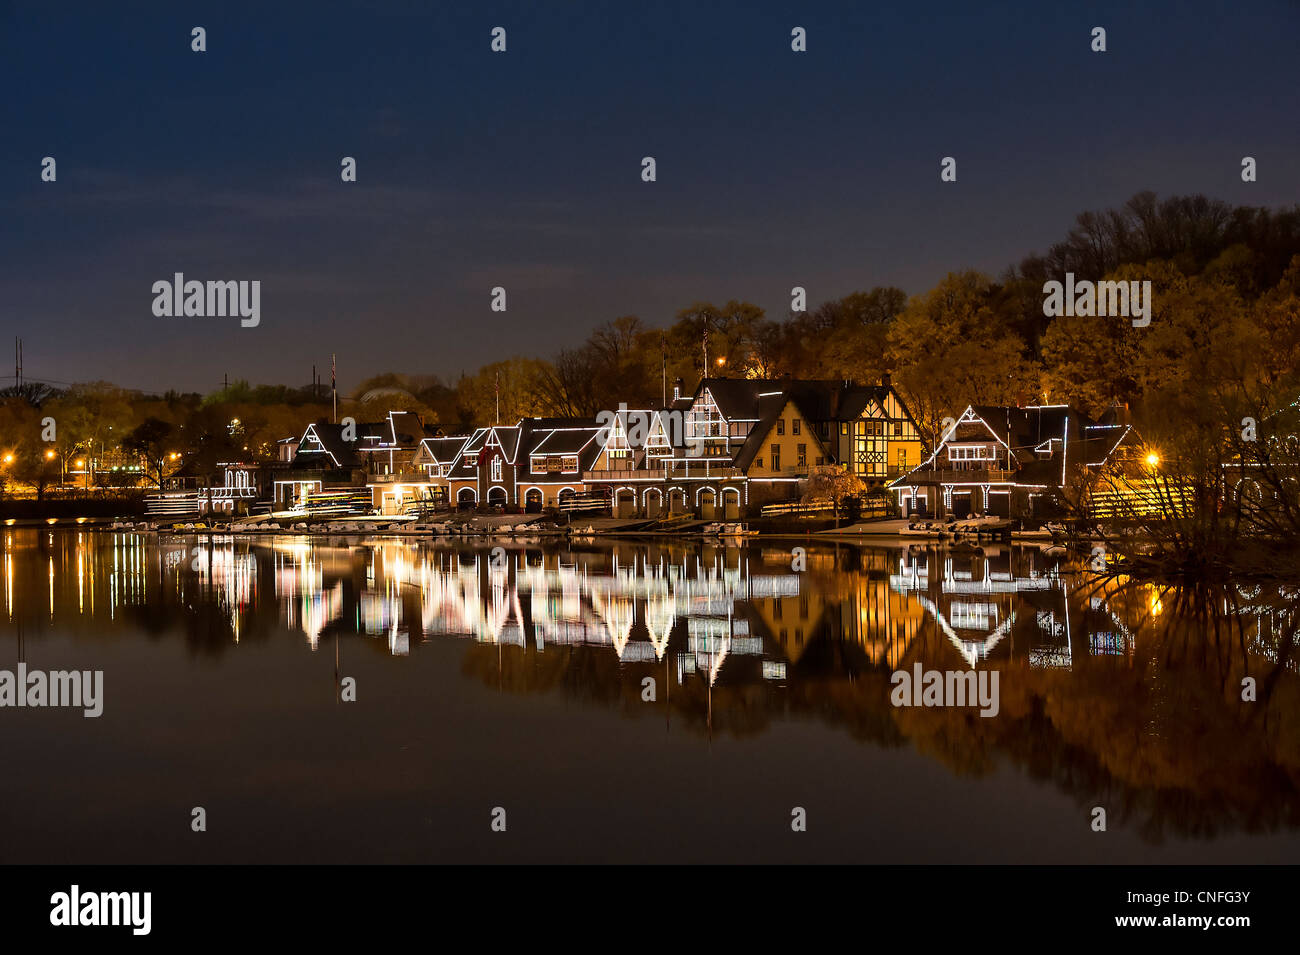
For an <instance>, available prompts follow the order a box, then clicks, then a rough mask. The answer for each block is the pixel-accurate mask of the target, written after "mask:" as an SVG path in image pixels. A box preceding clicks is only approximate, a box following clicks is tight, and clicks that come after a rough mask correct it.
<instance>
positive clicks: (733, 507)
mask: <svg viewBox="0 0 1300 955" xmlns="http://www.w3.org/2000/svg"><path fill="white" fill-rule="evenodd" d="M722 517H723V519H724V520H728V521H734V520H737V519H738V518H739V517H740V492H739V491H738V490H736V489H735V488H734V487H729V488H725V489H724V490H723V492H722Z"/></svg>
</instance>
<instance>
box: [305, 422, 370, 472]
mask: <svg viewBox="0 0 1300 955" xmlns="http://www.w3.org/2000/svg"><path fill="white" fill-rule="evenodd" d="M360 428H361V426H360V425H358V426H357V429H358V430H357V434H358V438H359V437H360V433H361V431H360ZM360 464H361V462H360V460H359V459H358V458H357V453H356V446H355V444H354V443H353V442H350V441H344V440H343V425H341V424H329V423H326V422H317V423H316V424H309V425H307V430H306V431H304V432H303V434H302V441H301V442H299V444H298V453H297V454H295V455H294V458H293V462H292V466H293V467H295V468H321V467H338V468H354V467H359V466H360Z"/></svg>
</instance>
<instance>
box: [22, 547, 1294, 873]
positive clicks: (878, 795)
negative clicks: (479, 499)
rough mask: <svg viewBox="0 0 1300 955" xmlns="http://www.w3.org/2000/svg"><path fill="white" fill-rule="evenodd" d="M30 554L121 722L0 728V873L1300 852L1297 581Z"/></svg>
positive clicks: (40, 630)
mask: <svg viewBox="0 0 1300 955" xmlns="http://www.w3.org/2000/svg"><path fill="white" fill-rule="evenodd" d="M2 538H3V545H4V546H3V556H4V566H3V573H4V581H3V582H4V606H3V613H2V614H0V629H2V631H3V632H2V633H0V670H9V671H13V672H15V673H17V668H18V664H19V663H20V662H21V663H23V664H24V665H25V667H26V670H27V671H28V672H31V671H36V670H40V671H60V670H80V671H101V672H102V674H103V676H102V679H103V692H102V696H103V700H102V705H103V712H102V714H101V715H100V716H99V717H97V718H87V717H86V716H84V715H83V710H82V709H78V708H75V707H66V708H51V707H43V708H42V707H32V706H26V707H21V708H20V707H15V706H6V707H4V708H0V753H3V756H4V766H5V771H4V773H3V774H0V811H2V812H3V813H4V817H5V824H6V825H5V832H6V836H5V839H4V840H3V841H0V862H51V863H65V862H67V863H72V862H161V861H167V862H194V863H204V862H244V861H248V862H331V861H334V862H387V861H395V862H440V861H456V862H469V861H475V862H477V861H482V862H492V861H543V860H548V861H549V860H558V861H610V862H710V861H722V862H743V861H790V862H798V861H817V862H820V861H825V862H1048V863H1051V862H1098V863H1100V862H1171V863H1172V862H1200V863H1209V862H1291V861H1294V860H1295V859H1296V858H1297V857H1298V856H1300V853H1298V850H1300V676H1298V674H1297V658H1298V657H1300V642H1298V641H1297V637H1296V620H1297V618H1296V615H1295V603H1294V599H1295V596H1296V594H1297V592H1298V591H1297V589H1296V588H1287V587H1276V586H1267V587H1260V586H1255V585H1249V586H1248V585H1240V586H1236V585H1229V586H1226V587H1222V588H1215V589H1211V590H1195V591H1193V590H1186V589H1183V590H1180V589H1169V588H1160V587H1155V586H1151V585H1148V584H1143V583H1140V582H1136V581H1131V580H1126V579H1124V578H1122V577H1121V578H1102V577H1098V576H1096V575H1093V574H1091V573H1089V572H1087V570H1086V569H1085V568H1084V566H1083V564H1082V563H1080V562H1077V561H1075V560H1073V559H1072V558H1067V557H1066V555H1063V554H1053V553H1052V552H1050V551H1048V550H1044V549H1043V548H1041V547H1038V546H1027V547H1020V546H1006V545H991V546H985V547H981V548H973V547H948V546H940V545H935V544H929V543H927V544H918V543H915V542H892V543H891V542H882V543H878V544H873V545H870V546H859V545H846V544H841V545H838V546H836V545H815V544H812V543H811V542H808V541H797V540H791V541H779V540H770V541H768V540H765V541H762V542H752V543H748V544H746V545H742V546H737V547H722V546H715V545H709V544H702V543H698V542H689V541H676V540H675V541H663V540H658V541H645V540H643V541H626V542H618V543H610V542H608V541H602V542H593V543H589V544H585V545H582V544H568V543H556V544H548V543H543V542H538V541H532V542H529V541H523V542H514V543H512V542H508V541H501V542H497V545H498V546H497V547H496V549H495V550H494V545H493V544H492V543H489V544H486V545H483V546H476V545H472V544H454V543H449V542H443V543H437V542H428V541H423V542H415V541H412V540H404V539H397V538H383V537H377V538H373V539H366V540H359V539H356V538H353V539H348V540H345V539H324V538H314V539H309V538H304V537H292V536H280V537H213V538H208V537H195V536H177V535H169V534H164V535H154V534H135V533H119V532H107V531H90V530H80V531H78V530H53V529H52V530H44V529H39V530H38V529H17V528H12V529H8V530H5V531H4V532H3V533H2ZM918 668H919V669H918ZM896 671H900V672H906V673H908V674H909V675H916V674H917V673H918V672H919V673H921V674H925V673H928V672H930V671H937V672H939V673H940V674H965V673H970V672H974V673H975V674H976V676H977V677H979V675H980V674H983V675H984V677H983V679H985V680H986V681H988V680H990V678H991V677H992V676H993V675H994V674H996V678H997V679H996V684H995V685H996V688H997V698H996V701H997V706H996V713H995V714H991V715H987V716H983V715H981V709H980V707H979V706H973V705H947V706H925V705H921V706H897V705H895V702H896V694H895V693H894V684H893V681H892V679H891V678H892V675H893V674H894V673H895V672H896ZM985 685H986V686H988V685H992V684H991V683H986V684H985ZM1243 696H1245V697H1247V699H1243ZM1251 697H1253V698H1251ZM947 702H948V703H950V704H952V703H953V702H954V701H953V700H952V699H948V700H947ZM970 702H971V701H967V703H968V704H969V703H970ZM989 709H990V708H989V707H985V711H986V712H987V711H988V710H989ZM196 809H202V810H203V812H202V818H203V820H204V822H205V827H206V828H205V830H204V831H201V832H196V831H194V819H195V818H196V812H195V810H196ZM1101 812H1104V822H1105V828H1104V831H1101V830H1100V826H1099V820H1100V819H1101V818H1102V817H1101ZM494 824H495V825H494ZM502 827H504V831H499V830H500V829H502Z"/></svg>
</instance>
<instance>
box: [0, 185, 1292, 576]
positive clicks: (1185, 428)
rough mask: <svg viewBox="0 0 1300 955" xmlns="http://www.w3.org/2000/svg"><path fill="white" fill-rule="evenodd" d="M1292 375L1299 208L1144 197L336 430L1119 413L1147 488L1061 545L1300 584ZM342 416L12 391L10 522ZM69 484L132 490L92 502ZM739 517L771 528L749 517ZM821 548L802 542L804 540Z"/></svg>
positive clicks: (1065, 508) (364, 399)
mask: <svg viewBox="0 0 1300 955" xmlns="http://www.w3.org/2000/svg"><path fill="white" fill-rule="evenodd" d="M1065 276H1072V277H1073V278H1074V279H1075V280H1077V282H1079V283H1094V284H1095V283H1097V282H1102V281H1105V282H1118V283H1128V284H1129V285H1130V286H1131V285H1132V284H1133V283H1141V284H1142V285H1143V287H1144V288H1149V289H1150V295H1149V296H1148V297H1147V298H1146V300H1145V301H1146V304H1145V305H1144V317H1143V323H1142V324H1141V325H1140V326H1138V325H1135V324H1134V322H1133V321H1131V320H1130V319H1128V318H1124V317H1118V316H1098V315H1095V314H1093V312H1094V311H1095V310H1094V308H1093V307H1091V305H1089V306H1088V307H1087V308H1084V309H1080V308H1077V307H1076V308H1067V309H1064V310H1059V311H1062V314H1048V312H1049V309H1047V308H1045V299H1044V292H1045V289H1046V288H1047V287H1048V286H1049V285H1051V284H1052V283H1054V282H1059V280H1060V279H1061V278H1063V277H1065ZM702 345H703V346H704V347H703V348H702V347H701V346H702ZM1298 369H1300V206H1293V207H1287V208H1282V209H1276V210H1270V209H1263V208H1256V207H1248V206H1233V205H1230V204H1228V203H1225V202H1223V201H1220V200H1216V199H1211V198H1209V197H1206V196H1203V195H1193V196H1172V197H1167V198H1164V199H1158V198H1157V197H1156V195H1155V194H1154V193H1152V192H1142V193H1138V194H1137V195H1135V196H1133V197H1132V198H1131V199H1129V200H1128V201H1127V202H1125V203H1124V204H1122V205H1121V206H1119V207H1116V208H1112V209H1107V210H1102V211H1097V212H1084V213H1082V214H1080V215H1079V216H1078V217H1077V219H1076V221H1075V223H1074V225H1073V226H1072V227H1071V228H1070V229H1069V230H1068V231H1067V232H1066V234H1065V237H1064V238H1063V240H1062V241H1060V242H1058V243H1056V244H1054V245H1052V246H1051V247H1050V248H1049V249H1048V250H1047V252H1046V253H1044V254H1035V255H1031V256H1029V257H1027V258H1025V259H1024V260H1023V261H1021V262H1020V263H1019V264H1017V265H1013V266H1010V267H1009V268H1007V269H1006V270H1005V271H1004V272H1003V273H1002V274H1001V275H999V276H998V277H996V278H993V277H990V276H988V275H983V274H980V273H978V272H975V271H970V270H965V271H954V272H952V273H949V274H948V275H947V276H946V277H944V278H943V279H942V280H941V281H939V282H938V284H937V285H935V287H934V288H932V289H930V290H928V291H925V292H922V293H921V294H915V295H911V296H909V295H908V294H907V293H906V292H904V291H903V290H901V289H898V288H893V287H875V288H872V289H870V290H869V291H858V292H852V293H850V294H848V295H844V296H843V297H841V298H838V299H833V300H826V301H823V302H822V304H820V305H818V306H816V307H815V308H812V309H811V310H808V311H799V312H794V311H792V312H791V313H790V314H788V315H786V316H782V317H773V318H769V317H768V316H767V315H766V314H765V312H764V310H763V309H762V308H760V307H758V306H756V305H754V304H752V303H750V302H746V301H740V300H730V301H728V302H726V304H724V305H715V304H713V303H709V302H696V303H693V304H691V305H689V306H687V307H685V308H682V309H681V310H679V311H678V312H677V313H676V316H675V317H674V318H673V319H672V320H671V321H670V322H668V323H667V324H666V326H665V327H663V328H659V327H651V326H650V325H649V324H647V323H645V322H643V321H642V320H641V318H639V317H637V316H622V317H619V318H615V319H613V320H610V321H606V322H604V323H603V324H600V325H597V326H596V327H595V328H594V330H593V331H592V332H591V333H590V335H589V336H588V338H587V340H586V341H585V342H583V343H582V344H580V345H578V346H576V347H570V348H562V349H561V350H559V351H558V353H557V354H555V355H554V356H553V357H552V358H550V359H543V358H537V357H523V356H515V357H508V358H503V359H502V360H500V361H496V362H492V363H490V364H487V365H484V366H483V367H482V368H480V369H479V370H478V371H477V372H473V373H468V374H462V375H461V376H460V378H459V379H458V380H457V381H456V382H455V383H449V382H444V381H442V380H441V379H439V378H437V377H436V376H433V375H427V374H416V375H408V374H397V373H385V374H380V375H374V376H372V377H370V378H368V379H366V380H365V381H362V382H361V383H360V384H359V385H357V386H356V387H355V388H354V389H352V391H351V393H350V394H348V395H340V396H339V399H340V400H339V402H338V410H337V414H339V415H346V416H353V417H355V418H356V419H357V420H370V419H371V418H373V417H374V416H376V415H383V414H387V413H388V412H390V411H393V410H400V411H411V412H415V413H418V414H420V415H422V416H423V417H424V420H425V421H426V422H427V423H428V424H430V425H432V426H434V427H436V428H438V429H440V430H441V431H442V433H443V434H448V435H450V434H458V433H462V432H464V431H465V429H466V428H467V427H470V426H473V425H478V424H481V423H482V422H484V421H491V420H494V419H495V420H507V421H513V420H519V419H522V418H531V417H538V416H568V417H594V416H597V415H599V414H600V413H601V412H602V411H608V410H609V409H613V408H618V407H621V406H626V407H645V408H649V407H655V406H657V405H658V404H659V403H661V402H662V400H663V394H664V390H665V389H666V387H667V385H666V383H667V382H669V381H673V380H675V379H677V378H682V379H684V380H688V381H689V380H697V379H703V378H707V377H709V376H717V375H725V376H729V377H737V378H762V379H768V378H781V377H784V376H789V377H791V378H793V379H810V380H812V379H817V380H858V381H862V380H881V379H882V378H883V377H884V376H886V375H887V376H889V377H890V379H891V380H892V382H893V386H894V387H895V388H896V389H897V390H898V391H899V393H900V395H901V396H902V397H903V398H904V399H905V401H906V403H907V406H908V408H909V409H910V411H911V413H912V416H913V417H914V419H915V423H916V425H917V427H918V429H919V430H920V432H921V435H922V438H923V440H924V441H925V442H926V443H928V444H929V445H930V446H931V447H933V446H934V445H935V444H936V443H937V442H936V438H937V437H938V436H940V435H941V434H942V429H943V423H944V421H945V419H946V418H948V416H951V415H953V414H956V413H958V412H959V411H960V409H962V408H964V407H967V406H968V405H971V404H979V405H1006V406H1024V405H1029V404H1037V405H1044V404H1049V405H1069V406H1071V407H1074V408H1077V409H1079V410H1080V411H1081V412H1083V413H1084V414H1087V415H1090V416H1094V417H1100V416H1101V415H1102V414H1104V413H1115V412H1117V411H1119V412H1121V413H1122V416H1123V418H1122V420H1125V421H1126V422H1127V423H1130V424H1131V425H1132V426H1133V427H1134V428H1135V429H1136V431H1137V433H1138V434H1140V436H1141V438H1142V441H1143V444H1144V445H1145V446H1146V447H1147V448H1150V449H1151V453H1150V455H1149V456H1148V461H1149V462H1150V465H1149V468H1148V473H1147V474H1146V475H1145V477H1144V479H1143V480H1142V481H1141V482H1140V483H1139V484H1134V483H1133V482H1132V475H1131V474H1130V475H1122V474H1119V473H1114V474H1103V475H1101V476H1100V479H1096V475H1095V472H1094V474H1093V475H1090V482H1089V484H1088V485H1086V486H1079V487H1067V488H1065V489H1064V490H1063V491H1062V492H1061V494H1060V498H1061V499H1060V500H1057V501H1053V502H1052V503H1053V505H1054V507H1053V510H1054V511H1056V512H1058V513H1059V515H1060V516H1059V518H1058V519H1059V520H1060V521H1063V522H1064V526H1065V527H1066V528H1067V529H1068V530H1067V534H1066V536H1065V539H1064V541H1063V543H1064V544H1066V545H1067V546H1069V547H1070V548H1071V549H1074V550H1078V551H1079V552H1080V553H1084V554H1088V553H1092V554H1094V555H1095V553H1096V550H1095V549H1096V548H1097V547H1101V548H1102V560H1101V567H1102V568H1104V569H1112V568H1115V567H1124V568H1125V569H1126V571H1131V572H1133V573H1141V574H1143V575H1146V576H1151V577H1153V578H1159V577H1169V578H1177V579H1184V580H1192V579H1199V580H1215V579H1221V578H1224V577H1229V576H1249V577H1269V576H1274V577H1293V576H1295V577H1300V408H1298V406H1300V370H1298ZM313 377H314V376H313ZM330 399H331V395H330V393H329V391H328V390H326V389H322V388H321V387H320V385H319V384H318V383H317V382H316V381H315V380H313V382H312V384H311V385H308V386H304V387H292V386H285V385H262V386H251V385H249V384H248V383H247V382H244V381H238V380H236V381H234V382H233V383H231V384H229V385H228V386H226V387H223V388H221V389H219V390H216V391H213V392H211V393H209V394H206V395H203V394H198V393H181V392H175V391H173V392H168V393H167V394H165V395H148V394H145V393H143V392H138V391H130V390H127V389H124V388H120V387H118V386H115V385H112V384H109V383H106V382H95V383H87V384H79V385H73V386H70V387H67V388H56V387H54V386H52V385H49V384H45V383H41V382H31V381H28V382H23V383H19V384H16V385H14V386H13V387H10V388H7V389H4V390H3V392H0V444H2V445H3V447H0V451H3V455H0V462H3V464H0V519H4V520H42V519H43V520H46V521H49V520H55V521H59V520H63V519H75V518H76V517H94V518H102V517H111V516H115V517H118V518H131V517H134V518H138V517H139V515H140V513H141V509H142V508H141V503H140V501H141V498H142V496H143V495H144V494H145V493H148V491H147V490H146V489H147V488H154V487H161V486H162V484H163V482H164V480H165V479H166V478H167V477H169V476H170V475H172V474H174V473H176V471H177V470H178V469H179V468H181V467H183V466H185V465H187V464H189V463H191V462H201V461H209V460H211V461H222V460H225V461H229V460H238V459H239V458H232V457H230V455H247V456H248V457H249V458H251V459H254V460H258V461H274V460H275V459H276V456H277V442H279V441H280V440H282V439H283V438H285V436H286V435H295V434H300V433H302V428H303V426H304V424H306V423H310V422H311V421H313V420H328V419H329V418H330V417H331V415H332V413H333V412H332V408H331V401H330ZM51 420H53V421H56V422H57V425H58V427H57V440H51V439H50V438H49V437H48V436H47V435H48V428H47V423H48V422H49V421H51ZM949 420H950V419H949ZM72 484H76V485H80V486H81V487H83V488H84V487H86V486H87V485H115V486H117V489H114V490H110V491H107V492H101V491H81V492H78V493H79V494H82V495H84V496H83V497H80V498H78V497H76V496H75V495H70V494H69V493H67V491H66V488H67V487H68V486H69V485H72ZM124 486H125V487H124ZM16 490H17V491H26V492H30V493H31V494H33V495H34V500H33V499H31V498H27V497H16V496H15V494H14V492H15V491H16ZM106 495H108V496H109V497H106ZM837 504H838V502H837ZM451 519H452V520H457V519H458V518H454V517H453V518H451ZM1047 519H1048V520H1051V519H1052V518H1047ZM303 520H304V521H305V522H306V523H311V522H312V518H311V517H310V516H306V517H304V518H303ZM525 521H526V518H524V517H523V516H520V517H518V518H517V519H516V520H515V521H514V523H520V522H525ZM739 521H744V522H746V523H747V524H748V525H749V528H750V529H751V530H755V529H756V530H758V531H759V532H760V533H771V532H772V529H771V528H770V527H768V526H767V525H766V524H765V523H764V520H763V519H758V518H755V517H754V516H753V515H746V514H742V515H740V517H739ZM295 523H302V521H295ZM317 523H319V520H318V521H317ZM374 523H379V519H378V518H376V519H375V520H374ZM574 523H575V524H577V523H581V524H582V526H587V524H588V523H589V522H588V521H587V520H586V519H585V518H580V517H579V518H576V519H575V521H574ZM700 523H703V522H700ZM593 526H594V524H593ZM670 529H671V530H673V531H675V532H677V533H684V532H685V525H682V526H676V525H674V526H673V527H672V528H670ZM821 530H824V528H821V527H819V528H816V529H815V530H814V529H812V528H810V527H809V526H808V525H802V524H801V525H793V532H794V533H795V535H796V536H798V535H800V534H807V535H810V536H812V535H815V534H816V533H817V531H821ZM692 533H694V531H692ZM918 536H923V537H924V536H929V532H928V531H927V532H922V533H921V534H920V535H918Z"/></svg>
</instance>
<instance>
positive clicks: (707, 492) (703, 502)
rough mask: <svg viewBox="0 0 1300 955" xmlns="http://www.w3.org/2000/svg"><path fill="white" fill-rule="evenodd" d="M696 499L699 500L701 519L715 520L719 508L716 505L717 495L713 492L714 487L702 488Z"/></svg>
mask: <svg viewBox="0 0 1300 955" xmlns="http://www.w3.org/2000/svg"><path fill="white" fill-rule="evenodd" d="M696 499H697V501H698V502H699V508H700V519H701V520H705V521H711V520H713V517H714V511H715V510H717V508H715V507H714V503H715V502H716V500H717V496H716V495H715V494H714V493H713V488H711V487H705V488H700V491H699V493H698V495H697V496H696Z"/></svg>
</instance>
